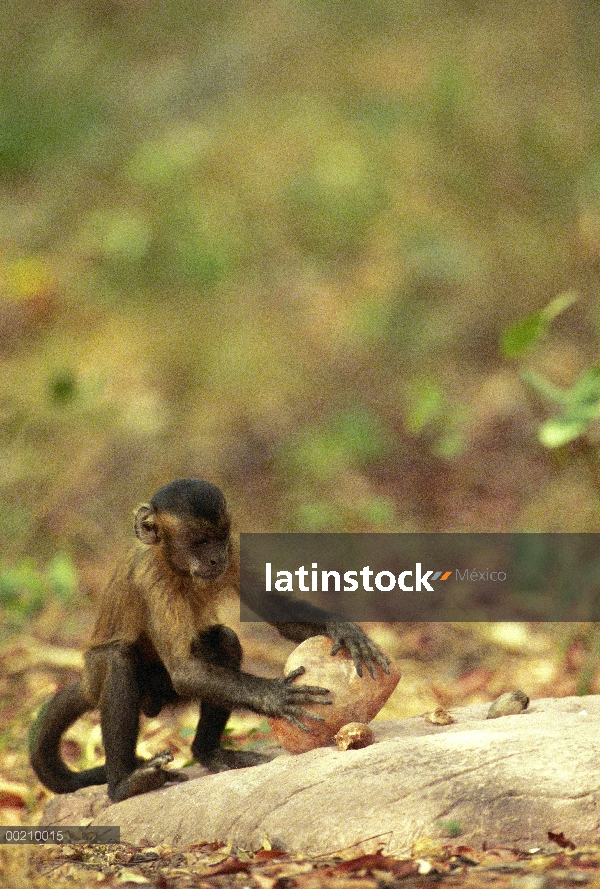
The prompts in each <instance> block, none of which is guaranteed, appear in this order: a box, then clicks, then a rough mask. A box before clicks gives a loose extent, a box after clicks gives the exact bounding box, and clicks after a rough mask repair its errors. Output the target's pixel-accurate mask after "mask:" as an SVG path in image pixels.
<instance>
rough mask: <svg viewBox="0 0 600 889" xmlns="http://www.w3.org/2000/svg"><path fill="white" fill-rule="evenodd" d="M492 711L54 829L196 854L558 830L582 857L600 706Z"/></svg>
mask: <svg viewBox="0 0 600 889" xmlns="http://www.w3.org/2000/svg"><path fill="white" fill-rule="evenodd" d="M487 711H488V705H487V704H479V705H474V706H472V707H466V708H460V709H452V711H451V712H452V715H453V716H454V718H455V719H456V722H455V723H454V724H452V725H447V726H437V725H432V724H431V723H428V722H426V721H425V719H424V718H423V717H415V718H411V719H402V720H396V721H394V722H374V723H372V725H371V727H372V728H373V731H374V734H375V743H374V744H372V745H371V746H370V747H366V748H365V749H364V750H348V751H345V752H341V751H338V750H336V749H335V748H333V747H330V748H329V747H328V748H320V749H317V750H311V751H309V752H308V753H304V754H302V755H300V756H291V755H289V754H285V753H284V754H282V755H280V756H278V757H276V759H274V760H273V761H272V762H269V763H266V764H265V765H260V766H256V767H254V768H251V769H240V770H237V771H233V772H222V773H220V774H217V775H206V774H203V770H202V769H201V768H200V767H198V766H194V767H193V768H192V769H191V770H190V773H191V776H193V775H194V774H196V775H199V776H200V777H198V778H197V780H190V781H188V782H186V783H184V784H176V785H170V786H167V787H165V788H162V789H161V790H157V791H154V792H153V793H147V794H144V795H143V796H140V797H134V798H133V799H129V800H125V801H124V802H122V803H118V804H116V805H109V806H107V807H106V804H107V797H106V793H105V789H104V788H95V789H88V790H83V791H78V792H77V793H75V794H71V795H67V796H64V797H56V798H55V799H54V800H52V801H51V803H50V804H49V805H48V806H47V807H46V810H45V817H44V820H43V823H44V824H55V825H58V824H76V823H78V821H79V822H81V821H84V822H86V823H89V822H90V820H91V823H92V824H98V825H120V826H121V838H122V840H123V841H127V842H131V843H139V842H140V840H141V839H142V838H146V839H147V840H148V841H150V842H151V843H160V842H165V843H167V844H169V845H175V846H177V845H187V844H190V843H196V842H200V841H202V840H205V841H210V840H214V839H219V840H222V841H224V842H227V841H231V842H232V843H233V844H235V845H237V846H238V847H240V848H242V849H251V848H258V847H260V846H262V844H263V843H264V840H265V837H267V838H269V840H270V841H271V842H272V843H273V844H277V845H278V846H280V847H283V848H286V849H288V850H289V851H290V852H292V853H302V854H305V855H313V856H314V855H326V854H330V853H333V852H336V851H339V850H342V849H348V848H350V847H352V848H353V850H356V853H357V854H359V853H361V852H370V851H374V850H375V849H377V848H379V847H380V848H383V849H384V850H385V851H387V852H389V853H395V854H400V855H401V854H405V853H408V852H410V849H411V847H412V844H413V843H414V842H415V840H417V839H419V838H422V837H439V836H440V835H443V832H442V833H440V822H441V823H443V822H446V823H447V822H449V821H452V822H456V823H457V824H458V825H459V826H460V829H461V831H462V833H461V835H460V837H459V838H458V839H455V840H453V842H463V843H465V844H472V845H475V846H481V844H482V843H483V842H486V843H488V844H489V845H498V844H503V845H509V846H516V847H520V848H522V849H529V848H531V847H533V846H546V847H550V848H553V849H556V847H555V846H553V845H552V844H550V843H549V842H548V837H547V831H549V830H551V831H554V832H556V833H560V832H561V831H562V832H564V834H565V836H566V837H568V838H569V839H570V840H572V841H573V842H574V843H576V844H577V845H585V844H590V843H597V842H598V837H599V833H600V769H599V768H598V765H599V759H600V751H599V748H600V744H599V739H600V697H599V696H591V697H586V698H564V699H561V700H552V699H548V700H539V701H533V702H532V703H531V704H530V707H529V709H528V710H527V711H525V712H523V713H519V714H518V715H514V716H503V717H500V718H498V719H486V715H487Z"/></svg>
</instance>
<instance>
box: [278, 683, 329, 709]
mask: <svg viewBox="0 0 600 889" xmlns="http://www.w3.org/2000/svg"><path fill="white" fill-rule="evenodd" d="M288 691H289V692H292V694H290V695H289V696H288V700H289V701H290V703H292V702H293V703H294V704H332V703H333V701H332V700H331V698H330V695H331V692H330V691H329V689H328V688H320V687H319V686H318V685H293V686H292V687H291V688H290V689H288Z"/></svg>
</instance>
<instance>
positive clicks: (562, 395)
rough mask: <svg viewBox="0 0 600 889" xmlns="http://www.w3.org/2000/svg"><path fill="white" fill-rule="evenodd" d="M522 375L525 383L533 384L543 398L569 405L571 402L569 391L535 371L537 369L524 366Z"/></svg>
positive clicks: (532, 386) (533, 387)
mask: <svg viewBox="0 0 600 889" xmlns="http://www.w3.org/2000/svg"><path fill="white" fill-rule="evenodd" d="M520 376H521V379H522V380H523V382H524V383H526V384H527V385H528V386H531V388H532V389H533V390H534V391H535V392H537V394H538V395H541V396H542V398H545V399H546V400H547V401H552V402H554V404H562V405H567V404H568V403H569V393H568V392H564V391H563V390H562V389H559V388H558V386H555V385H554V384H553V383H550V382H549V381H548V380H546V379H545V377H541V376H540V375H539V374H537V373H535V371H533V370H529V369H528V368H524V369H523V370H522V371H521V374H520Z"/></svg>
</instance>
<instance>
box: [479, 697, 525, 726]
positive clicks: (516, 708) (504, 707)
mask: <svg viewBox="0 0 600 889" xmlns="http://www.w3.org/2000/svg"><path fill="white" fill-rule="evenodd" d="M528 706H529V698H528V697H527V695H526V694H525V692H523V691H507V692H506V694H504V695H500V697H499V698H496V700H495V701H493V702H492V703H491V704H490V709H489V710H488V715H487V716H486V719H497V718H498V717H499V716H514V715H515V714H517V713H522V712H523V710H527V707H528Z"/></svg>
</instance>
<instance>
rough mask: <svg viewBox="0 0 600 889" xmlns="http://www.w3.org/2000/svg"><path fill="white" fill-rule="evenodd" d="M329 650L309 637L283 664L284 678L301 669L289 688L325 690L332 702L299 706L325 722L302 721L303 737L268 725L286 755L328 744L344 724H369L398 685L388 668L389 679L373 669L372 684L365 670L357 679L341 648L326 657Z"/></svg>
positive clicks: (278, 724)
mask: <svg viewBox="0 0 600 889" xmlns="http://www.w3.org/2000/svg"><path fill="white" fill-rule="evenodd" d="M332 645H333V642H332V641H331V639H328V638H327V637H326V636H313V637H312V638H311V639H307V640H306V641H305V642H302V643H301V644H300V645H298V647H297V648H295V649H294V650H293V651H292V653H291V654H290V656H289V657H288V659H287V661H286V665H285V668H284V675H286V676H287V674H288V673H291V672H292V670H295V669H296V667H304V668H305V670H306V672H305V673H304V674H303V675H302V676H299V677H298V678H297V679H295V680H294V684H295V685H319V686H321V687H322V688H328V689H329V691H330V693H331V699H332V701H333V704H331V705H325V704H306V705H304V707H305V709H306V710H310V711H311V712H314V713H317V714H318V715H319V716H322V717H323V719H324V720H325V721H324V722H315V721H314V720H311V719H304V720H303V722H304V724H305V725H306V727H307V728H308V729H309V730H310V731H309V732H303V731H302V730H301V729H299V728H296V726H294V725H292V724H291V723H290V722H288V721H287V720H286V719H270V720H269V723H270V726H271V731H272V732H273V734H274V735H275V737H276V738H277V742H278V743H279V744H281V746H282V747H285V749H286V750H289V751H290V753H304V752H305V751H306V750H314V748H315V747H325V746H327V745H328V744H332V743H333V739H334V737H335V734H336V732H337V731H339V729H340V728H341V727H342V726H343V725H346V724H347V723H348V722H370V721H371V720H372V719H373V718H374V717H375V716H376V715H377V714H378V713H379V711H380V710H381V708H382V707H383V705H384V704H385V702H386V701H387V699H388V698H389V696H390V695H391V694H392V692H393V691H394V689H395V688H396V686H397V685H398V680H399V679H400V673H399V672H398V670H397V669H396V667H395V666H394V665H393V664H390V672H389V674H388V673H384V672H383V670H382V669H381V668H380V667H378V668H377V669H376V678H375V679H372V678H371V676H370V675H369V671H368V670H367V669H366V667H365V668H363V675H362V677H361V676H359V675H358V673H357V672H356V667H355V666H354V663H353V662H352V658H351V657H350V654H349V653H348V651H347V650H346V649H342V650H341V651H338V653H337V654H336V655H335V656H334V657H332V656H331V648H332Z"/></svg>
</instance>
